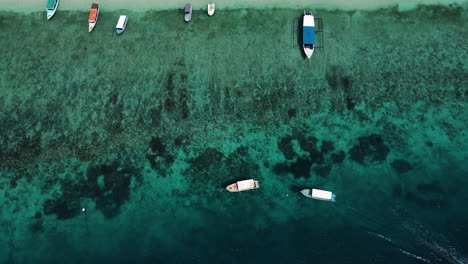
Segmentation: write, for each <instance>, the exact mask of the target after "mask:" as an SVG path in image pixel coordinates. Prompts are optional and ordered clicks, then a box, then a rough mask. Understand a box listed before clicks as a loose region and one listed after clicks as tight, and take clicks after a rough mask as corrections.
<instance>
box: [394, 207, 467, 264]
mask: <svg viewBox="0 0 468 264" xmlns="http://www.w3.org/2000/svg"><path fill="white" fill-rule="evenodd" d="M394 213H395V215H397V216H399V218H400V219H401V222H402V226H403V227H404V228H405V229H406V230H408V231H410V232H411V233H412V234H413V235H414V236H415V237H416V239H417V240H418V241H419V242H420V243H421V244H423V245H424V246H426V247H427V248H429V249H430V250H431V253H433V254H435V255H438V256H440V257H443V258H444V259H445V260H446V261H448V262H449V263H452V264H466V263H468V259H467V258H466V257H465V256H463V254H462V253H460V252H459V251H458V250H457V249H456V248H455V247H454V246H453V245H452V243H451V242H450V241H449V240H448V239H447V238H446V237H445V236H444V235H442V234H439V233H436V232H432V231H430V230H429V229H428V228H427V227H425V226H424V225H423V224H421V223H419V222H417V221H416V220H414V219H413V218H412V217H409V216H406V215H405V212H402V209H401V208H396V209H395V210H394Z"/></svg>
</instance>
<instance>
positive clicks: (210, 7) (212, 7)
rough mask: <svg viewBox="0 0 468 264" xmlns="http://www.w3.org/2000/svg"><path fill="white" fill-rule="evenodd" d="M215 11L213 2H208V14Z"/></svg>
mask: <svg viewBox="0 0 468 264" xmlns="http://www.w3.org/2000/svg"><path fill="white" fill-rule="evenodd" d="M214 13H215V3H209V4H208V15H209V16H212V15H214Z"/></svg>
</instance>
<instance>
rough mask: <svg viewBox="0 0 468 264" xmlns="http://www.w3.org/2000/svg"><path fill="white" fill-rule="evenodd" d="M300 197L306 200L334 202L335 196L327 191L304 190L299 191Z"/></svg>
mask: <svg viewBox="0 0 468 264" xmlns="http://www.w3.org/2000/svg"><path fill="white" fill-rule="evenodd" d="M301 193H302V195H304V196H305V197H308V198H312V199H317V200H323V201H329V202H335V199H336V195H334V194H333V193H332V192H329V191H323V190H319V189H304V190H302V191H301Z"/></svg>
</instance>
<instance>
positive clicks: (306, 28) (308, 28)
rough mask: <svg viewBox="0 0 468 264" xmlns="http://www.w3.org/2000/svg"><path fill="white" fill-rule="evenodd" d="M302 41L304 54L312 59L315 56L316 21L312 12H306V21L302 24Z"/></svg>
mask: <svg viewBox="0 0 468 264" xmlns="http://www.w3.org/2000/svg"><path fill="white" fill-rule="evenodd" d="M302 26H303V28H302V41H303V45H302V46H303V48H304V53H305V55H306V56H307V58H309V59H310V57H312V54H314V48H315V19H314V16H313V15H312V12H304V20H303V23H302Z"/></svg>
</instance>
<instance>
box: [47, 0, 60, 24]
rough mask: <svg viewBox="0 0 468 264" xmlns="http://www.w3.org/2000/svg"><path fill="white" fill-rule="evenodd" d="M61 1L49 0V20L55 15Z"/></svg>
mask: <svg viewBox="0 0 468 264" xmlns="http://www.w3.org/2000/svg"><path fill="white" fill-rule="evenodd" d="M59 2H60V0H47V20H49V19H51V18H52V17H53V16H54V15H55V12H57V7H58V5H59Z"/></svg>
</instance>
